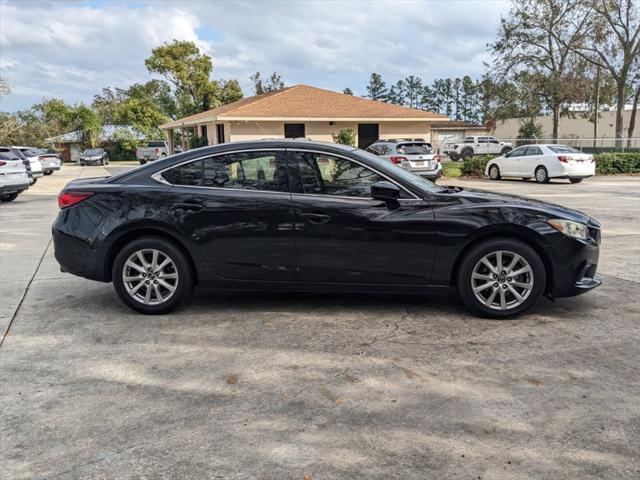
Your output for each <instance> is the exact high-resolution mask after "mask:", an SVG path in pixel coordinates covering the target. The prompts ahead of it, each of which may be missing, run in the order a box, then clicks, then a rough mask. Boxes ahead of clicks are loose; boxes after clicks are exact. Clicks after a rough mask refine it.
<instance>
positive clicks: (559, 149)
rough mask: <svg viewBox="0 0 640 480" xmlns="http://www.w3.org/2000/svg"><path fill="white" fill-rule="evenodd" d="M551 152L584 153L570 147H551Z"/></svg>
mask: <svg viewBox="0 0 640 480" xmlns="http://www.w3.org/2000/svg"><path fill="white" fill-rule="evenodd" d="M549 150H551V151H552V152H554V153H582V152H581V151H580V150H578V149H577V148H573V147H570V146H569V145H549Z"/></svg>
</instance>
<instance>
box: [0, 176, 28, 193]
mask: <svg viewBox="0 0 640 480" xmlns="http://www.w3.org/2000/svg"><path fill="white" fill-rule="evenodd" d="M28 188H29V179H28V178H27V179H26V180H24V181H21V182H17V183H0V195H9V194H11V193H16V192H17V193H20V192H24V191H25V190H27V189H28Z"/></svg>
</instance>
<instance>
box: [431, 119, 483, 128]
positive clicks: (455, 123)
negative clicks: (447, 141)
mask: <svg viewBox="0 0 640 480" xmlns="http://www.w3.org/2000/svg"><path fill="white" fill-rule="evenodd" d="M465 128H468V129H478V130H486V129H487V128H486V127H485V126H484V125H481V124H479V123H473V122H466V121H464V120H447V121H444V122H433V123H432V124H431V129H432V130H434V129H460V130H464V129H465Z"/></svg>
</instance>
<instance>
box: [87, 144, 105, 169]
mask: <svg viewBox="0 0 640 480" xmlns="http://www.w3.org/2000/svg"><path fill="white" fill-rule="evenodd" d="M108 163H109V158H108V157H107V152H105V150H104V148H87V149H86V150H85V151H84V152H82V154H81V155H80V166H81V167H83V166H85V165H106V164H108Z"/></svg>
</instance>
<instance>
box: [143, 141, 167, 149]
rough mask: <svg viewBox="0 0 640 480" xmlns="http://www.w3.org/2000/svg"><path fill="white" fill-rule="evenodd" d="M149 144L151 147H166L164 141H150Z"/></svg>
mask: <svg viewBox="0 0 640 480" xmlns="http://www.w3.org/2000/svg"><path fill="white" fill-rule="evenodd" d="M147 145H148V146H149V147H160V148H163V147H164V142H149V143H148V144H147Z"/></svg>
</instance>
